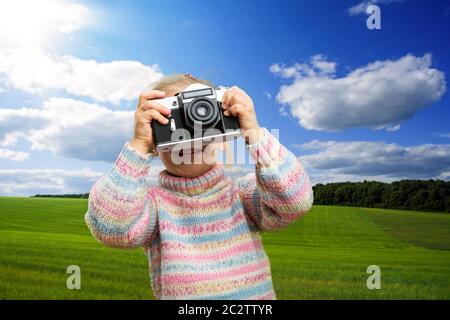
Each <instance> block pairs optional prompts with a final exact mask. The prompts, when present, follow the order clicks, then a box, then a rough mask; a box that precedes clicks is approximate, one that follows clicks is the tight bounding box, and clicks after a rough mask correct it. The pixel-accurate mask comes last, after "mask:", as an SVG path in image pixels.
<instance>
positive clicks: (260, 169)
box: [238, 129, 313, 231]
mask: <svg viewBox="0 0 450 320" xmlns="http://www.w3.org/2000/svg"><path fill="white" fill-rule="evenodd" d="M248 150H249V153H250V155H251V157H252V159H253V160H254V161H255V162H256V166H255V172H254V173H250V174H248V175H246V176H245V177H243V178H241V179H239V180H238V187H239V192H240V196H241V199H242V202H243V207H244V211H245V213H246V215H247V217H248V218H249V219H250V220H251V221H252V222H254V223H255V224H256V226H257V227H258V228H259V229H260V230H265V231H270V230H277V229H280V228H283V227H285V226H287V225H289V224H290V223H291V222H293V221H295V220H296V219H298V218H299V217H301V216H302V215H304V214H305V213H306V212H307V211H308V210H309V209H310V208H311V207H312V204H313V191H312V186H311V182H310V180H309V177H308V175H307V174H306V172H305V171H304V169H303V166H302V165H301V163H300V161H299V160H298V159H297V157H295V155H294V154H292V153H291V152H290V151H289V150H287V149H286V148H285V147H284V146H283V145H281V144H280V143H279V142H278V140H277V139H276V138H275V137H274V136H273V135H271V134H270V133H269V132H268V131H267V130H266V129H264V137H263V138H262V139H261V140H260V141H259V142H258V143H257V144H254V145H249V146H248Z"/></svg>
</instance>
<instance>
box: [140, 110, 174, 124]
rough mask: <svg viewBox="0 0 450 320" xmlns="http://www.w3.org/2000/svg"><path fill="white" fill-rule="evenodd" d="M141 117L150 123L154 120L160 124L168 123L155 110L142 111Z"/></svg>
mask: <svg viewBox="0 0 450 320" xmlns="http://www.w3.org/2000/svg"><path fill="white" fill-rule="evenodd" d="M143 115H144V118H145V119H146V120H150V121H153V120H156V121H158V122H159V123H161V124H167V123H169V120H168V119H167V118H166V117H164V116H163V115H162V114H161V113H159V111H157V110H155V109H150V110H147V111H144V113H143Z"/></svg>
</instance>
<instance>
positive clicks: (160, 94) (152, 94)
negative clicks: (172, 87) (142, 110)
mask: <svg viewBox="0 0 450 320" xmlns="http://www.w3.org/2000/svg"><path fill="white" fill-rule="evenodd" d="M165 96H166V93H165V92H164V91H160V90H150V91H147V92H144V93H142V94H141V95H140V96H139V104H138V108H139V107H140V106H141V104H142V103H144V102H145V100H153V99H162V98H164V97H165Z"/></svg>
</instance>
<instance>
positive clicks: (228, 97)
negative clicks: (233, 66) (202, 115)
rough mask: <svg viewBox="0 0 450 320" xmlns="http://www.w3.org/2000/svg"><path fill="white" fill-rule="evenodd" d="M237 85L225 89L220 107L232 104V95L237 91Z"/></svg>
mask: <svg viewBox="0 0 450 320" xmlns="http://www.w3.org/2000/svg"><path fill="white" fill-rule="evenodd" d="M237 89H238V87H236V86H233V87H231V88H230V89H228V90H227V91H225V93H224V94H223V97H222V108H224V109H226V108H228V106H230V105H231V104H232V101H231V100H232V99H233V96H234V95H235V94H236V93H237V92H238V90H237Z"/></svg>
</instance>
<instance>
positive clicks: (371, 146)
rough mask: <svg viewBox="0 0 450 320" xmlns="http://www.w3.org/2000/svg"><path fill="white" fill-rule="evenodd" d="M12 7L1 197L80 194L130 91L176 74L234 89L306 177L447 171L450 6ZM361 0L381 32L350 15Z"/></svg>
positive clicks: (2, 84)
mask: <svg viewBox="0 0 450 320" xmlns="http://www.w3.org/2000/svg"><path fill="white" fill-rule="evenodd" d="M17 3H19V4H17V5H12V4H8V3H7V2H1V4H0V6H1V7H3V8H1V9H2V10H0V11H1V12H3V13H2V14H0V18H1V19H0V20H2V21H3V22H2V23H3V24H2V23H0V27H1V30H2V31H1V32H0V195H29V194H34V193H39V192H40V193H64V192H74V193H75V192H87V191H89V188H90V186H91V185H92V183H93V182H94V181H95V180H96V179H97V178H98V177H99V176H100V175H101V174H102V173H104V172H106V171H107V170H108V169H109V168H110V167H111V165H112V162H113V161H114V157H115V156H116V155H117V153H118V152H119V151H120V147H121V146H122V145H123V143H124V142H125V141H127V140H128V139H129V138H130V137H131V134H132V133H131V132H132V126H131V125H132V112H133V110H134V108H135V104H136V98H137V95H138V93H139V92H140V90H142V89H144V88H145V87H146V86H147V85H148V84H150V83H151V82H152V81H154V80H157V79H158V78H159V77H161V76H162V75H164V74H170V73H184V72H190V73H192V74H194V75H195V76H197V77H200V78H206V79H208V80H211V81H212V82H214V83H215V84H217V85H238V86H240V87H241V88H243V89H244V90H246V91H247V92H248V93H249V95H250V96H251V97H252V98H253V100H254V103H255V107H256V110H257V115H258V119H259V122H260V124H261V125H262V126H265V127H268V128H277V129H280V140H281V142H282V143H283V144H284V145H286V146H287V147H288V148H289V149H290V150H291V151H293V152H294V153H295V154H296V155H298V156H299V158H300V160H302V162H303V164H304V166H305V167H306V168H307V170H308V172H309V173H310V175H311V177H312V179H313V181H314V182H328V181H346V180H351V181H359V180H364V179H370V180H380V181H393V180H399V179H403V178H419V179H428V178H439V179H446V180H448V179H449V178H450V160H449V159H450V125H449V121H448V119H450V109H449V104H450V98H449V95H448V92H447V91H448V89H447V86H448V85H447V81H448V74H449V71H450V59H449V55H448V53H449V52H450V42H449V41H448V39H449V35H450V1H439V0H436V1H413V0H409V1H408V0H404V1H400V0H397V1H395V0H378V1H377V0H373V1H365V2H361V1H358V0H353V1H328V0H323V1H258V2H257V5H256V2H254V1H222V2H211V1H209V2H208V1H190V2H186V1H76V0H71V1H69V0H67V1H62V0H61V1H58V0H54V1H53V0H43V1H42V2H39V3H40V4H39V6H38V5H37V4H30V2H28V3H27V2H24V5H23V6H22V7H20V1H18V2H17ZM370 4H376V5H378V6H379V7H380V9H381V30H369V29H368V28H367V27H366V19H367V17H368V15H367V14H366V13H364V12H359V13H354V12H353V13H352V11H351V8H352V7H354V8H355V6H357V5H361V6H362V7H365V6H367V5H370ZM23 7H26V8H27V9H26V10H25V11H23V10H19V9H20V8H23ZM52 12H56V13H57V14H56V15H55V14H53V13H52ZM19 18H20V19H19ZM5 21H6V22H5ZM18 21H21V23H18ZM130 119H131V120H130ZM154 169H155V172H156V171H158V170H160V169H161V165H160V163H159V162H158V161H156V162H155V165H154ZM230 171H231V172H230V173H231V174H233V173H235V174H239V173H242V172H243V171H245V170H240V169H239V168H236V169H235V171H234V172H233V170H232V169H230ZM155 172H154V173H153V174H155Z"/></svg>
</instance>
